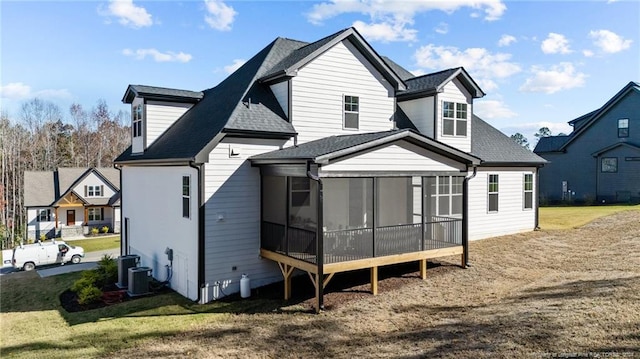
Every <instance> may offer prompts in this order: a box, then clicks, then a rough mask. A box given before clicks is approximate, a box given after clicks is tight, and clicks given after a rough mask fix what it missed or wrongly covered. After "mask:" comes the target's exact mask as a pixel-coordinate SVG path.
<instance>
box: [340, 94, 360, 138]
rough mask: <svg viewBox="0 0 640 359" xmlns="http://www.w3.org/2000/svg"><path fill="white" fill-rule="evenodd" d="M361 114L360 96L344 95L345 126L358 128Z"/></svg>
mask: <svg viewBox="0 0 640 359" xmlns="http://www.w3.org/2000/svg"><path fill="white" fill-rule="evenodd" d="M359 114H360V98H359V97H358V96H347V95H345V96H344V123H343V127H344V128H348V129H354V130H357V129H358V122H359V121H358V117H359Z"/></svg>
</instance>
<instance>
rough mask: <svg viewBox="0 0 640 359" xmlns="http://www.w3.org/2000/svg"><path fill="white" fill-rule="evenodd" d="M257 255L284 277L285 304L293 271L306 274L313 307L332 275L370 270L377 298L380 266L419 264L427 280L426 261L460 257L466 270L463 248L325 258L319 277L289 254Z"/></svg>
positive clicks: (312, 266)
mask: <svg viewBox="0 0 640 359" xmlns="http://www.w3.org/2000/svg"><path fill="white" fill-rule="evenodd" d="M301 254H302V253H301ZM260 255H261V256H262V257H263V258H266V259H269V260H272V261H274V262H277V263H278V266H279V267H280V271H281V272H282V276H283V277H284V299H285V300H288V299H289V298H290V297H291V276H292V274H293V270H294V269H295V268H297V269H300V270H303V271H305V272H307V273H308V274H309V278H310V279H311V282H312V283H313V285H314V287H315V288H316V303H320V298H319V296H320V292H321V291H320V285H322V289H323V290H324V288H325V287H326V286H327V284H328V283H329V281H330V280H331V278H333V275H334V274H335V273H340V272H348V271H354V270H359V269H366V268H370V270H371V292H372V293H373V294H374V295H376V294H378V267H381V266H385V265H391V264H399V263H407V262H413V261H418V262H419V263H420V277H421V278H422V279H423V280H424V279H426V278H427V260H428V259H433V258H438V257H446V256H452V255H461V265H462V266H463V267H464V266H465V263H464V255H463V247H462V246H461V245H450V246H448V247H444V248H437V249H430V250H425V251H419V252H411V253H403V254H394V255H388V256H381V257H370V258H362V259H356V260H349V261H343V262H338V261H335V259H336V258H333V257H330V258H329V257H327V255H325V258H324V259H325V263H326V264H324V265H323V270H322V273H318V266H317V265H316V264H315V263H311V262H308V261H305V260H302V259H299V258H295V253H289V255H285V254H282V253H278V252H274V251H270V250H266V249H260ZM304 257H308V254H304ZM320 309H321V308H320V307H319V304H317V305H316V311H320Z"/></svg>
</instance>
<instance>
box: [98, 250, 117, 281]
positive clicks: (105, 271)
mask: <svg viewBox="0 0 640 359" xmlns="http://www.w3.org/2000/svg"><path fill="white" fill-rule="evenodd" d="M95 271H96V272H98V276H99V283H97V284H98V286H100V287H102V286H105V285H109V284H113V283H115V282H117V281H118V262H116V260H115V259H113V258H112V257H111V256H110V255H108V254H105V255H104V256H102V259H100V261H99V262H98V268H96V269H95Z"/></svg>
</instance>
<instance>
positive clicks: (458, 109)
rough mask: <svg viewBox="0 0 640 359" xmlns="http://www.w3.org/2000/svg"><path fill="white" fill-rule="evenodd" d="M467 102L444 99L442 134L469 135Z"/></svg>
mask: <svg viewBox="0 0 640 359" xmlns="http://www.w3.org/2000/svg"><path fill="white" fill-rule="evenodd" d="M467 114H468V111H467V104H466V103H455V102H449V101H444V102H443V103H442V134H443V135H448V136H466V135H467V117H468V115H467Z"/></svg>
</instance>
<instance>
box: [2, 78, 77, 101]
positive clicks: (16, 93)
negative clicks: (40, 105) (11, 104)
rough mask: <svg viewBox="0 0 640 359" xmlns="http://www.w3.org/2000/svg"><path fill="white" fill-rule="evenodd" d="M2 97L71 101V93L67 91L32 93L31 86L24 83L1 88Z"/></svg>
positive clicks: (15, 83) (54, 90) (14, 83)
mask: <svg viewBox="0 0 640 359" xmlns="http://www.w3.org/2000/svg"><path fill="white" fill-rule="evenodd" d="M0 97H1V98H4V99H7V100H24V99H28V98H35V97H38V98H43V99H50V100H56V99H61V100H64V99H70V98H72V95H71V93H70V92H69V90H67V89H44V90H38V91H32V90H31V86H29V85H26V84H24V83H22V82H11V83H8V84H6V85H4V86H0Z"/></svg>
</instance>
